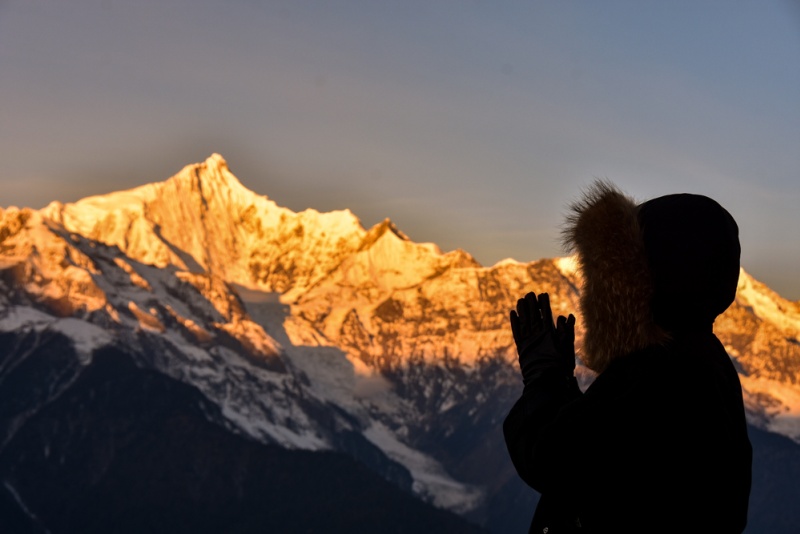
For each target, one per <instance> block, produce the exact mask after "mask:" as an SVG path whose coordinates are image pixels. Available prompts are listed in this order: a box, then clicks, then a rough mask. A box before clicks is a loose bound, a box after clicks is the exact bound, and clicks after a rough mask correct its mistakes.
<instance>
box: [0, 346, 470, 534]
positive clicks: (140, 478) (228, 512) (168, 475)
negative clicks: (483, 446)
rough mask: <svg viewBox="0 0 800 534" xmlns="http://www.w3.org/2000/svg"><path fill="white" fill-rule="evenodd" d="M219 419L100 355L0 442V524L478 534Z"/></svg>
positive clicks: (370, 480) (383, 487)
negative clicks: (233, 428) (6, 440)
mask: <svg viewBox="0 0 800 534" xmlns="http://www.w3.org/2000/svg"><path fill="white" fill-rule="evenodd" d="M51 342H52V343H48V346H49V347H51V349H52V347H55V346H60V347H63V350H64V351H67V352H70V351H71V347H70V345H71V344H70V342H69V340H68V339H67V338H63V339H52V340H51ZM51 352H52V350H51ZM47 359H48V358H45V360H47ZM29 385H31V384H29ZM222 421H223V418H222V417H221V415H220V414H219V409H218V408H217V407H216V406H215V405H213V404H212V403H210V402H209V401H208V400H207V399H206V398H205V397H204V396H203V395H202V394H201V393H200V392H199V391H197V390H196V389H195V388H193V387H191V386H188V385H186V384H183V383H180V382H177V381H175V380H173V379H171V378H169V377H167V376H165V375H163V374H161V373H158V372H155V371H150V370H145V369H141V368H139V367H137V366H136V365H135V364H134V363H133V360H132V359H131V358H130V357H129V356H128V355H127V354H125V353H124V352H122V351H121V350H119V349H115V348H111V347H107V348H105V349H102V350H100V351H98V352H97V353H95V355H94V361H93V363H92V364H91V365H90V366H89V367H88V368H86V369H85V370H83V372H81V374H80V376H79V378H78V379H77V380H76V381H75V383H74V384H72V386H71V387H70V388H69V389H68V390H67V391H66V392H65V393H64V394H62V395H61V396H60V397H59V398H58V399H56V400H55V401H53V402H51V403H50V404H49V405H48V406H46V407H44V408H42V409H41V410H39V411H38V413H36V414H35V415H34V416H32V417H31V418H30V419H28V420H27V421H26V422H25V423H24V425H23V426H22V427H21V428H20V429H19V430H18V431H17V432H16V433H15V434H14V437H13V439H12V440H11V441H10V442H9V443H7V444H6V446H5V447H3V449H2V453H0V478H1V479H2V484H0V524H2V527H3V528H2V529H1V530H2V532H4V533H6V534H16V533H18V534H23V533H40V532H50V533H52V534H59V533H73V532H82V533H87V534H89V533H98V534H99V533H103V534H105V533H110V532H115V533H128V532H129V533H141V532H154V533H160V532H169V533H182V532H187V533H204V532H208V533H221V532H225V533H246V532H282V533H294V532H297V533H299V532H303V533H307V532H326V533H329V532H334V533H335V532H348V533H349V532H387V533H404V532H409V533H411V532H414V533H416V532H437V533H438V532H444V533H447V532H453V533H473V532H474V533H476V534H477V533H480V532H485V531H483V530H481V529H480V528H479V527H476V526H474V525H472V524H470V523H468V522H467V521H466V520H464V519H462V518H461V517H458V516H457V515H455V514H452V513H449V512H446V511H443V510H439V509H437V508H434V507H432V506H429V505H427V504H424V503H422V502H421V501H419V500H418V499H416V498H414V497H413V496H412V495H410V494H408V493H406V492H403V491H402V490H400V489H398V488H397V487H396V486H394V485H392V484H390V483H389V482H387V481H385V480H384V479H382V478H380V477H379V476H378V475H376V474H375V473H373V472H372V471H370V470H368V469H367V468H366V467H364V466H363V465H361V464H360V463H358V462H356V461H354V460H353V459H351V458H350V457H348V456H346V455H344V454H341V453H334V452H309V451H298V450H287V449H283V448H280V447H278V446H270V445H263V444H260V443H256V442H254V441H252V440H250V439H247V438H245V437H243V436H240V435H237V434H235V433H233V432H231V431H230V430H229V429H227V428H224V427H223V426H222V424H221V422H222ZM4 430H7V429H4Z"/></svg>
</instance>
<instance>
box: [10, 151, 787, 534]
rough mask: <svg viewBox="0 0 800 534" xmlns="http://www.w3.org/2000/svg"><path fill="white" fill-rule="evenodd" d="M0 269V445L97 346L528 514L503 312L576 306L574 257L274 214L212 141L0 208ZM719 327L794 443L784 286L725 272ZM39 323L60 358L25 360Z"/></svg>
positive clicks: (438, 497) (455, 498)
mask: <svg viewBox="0 0 800 534" xmlns="http://www.w3.org/2000/svg"><path fill="white" fill-rule="evenodd" d="M0 284H1V286H0V333H4V334H3V335H5V336H7V337H8V339H7V341H6V346H7V347H8V349H7V351H6V355H5V359H4V360H3V361H2V362H0V395H2V396H3V398H12V399H14V402H13V403H12V404H13V407H12V408H9V409H8V410H7V411H6V412H5V413H4V414H3V415H2V419H1V420H2V426H0V429H2V432H3V435H2V437H3V441H2V443H3V446H4V449H0V460H2V457H3V456H2V455H3V454H4V452H3V451H4V450H8V451H10V450H12V449H9V448H8V447H10V446H11V444H14V443H15V440H20V439H22V438H21V436H23V434H24V429H25V428H26V425H30V424H34V422H35V421H37V417H39V416H38V415H37V414H40V413H43V412H42V410H44V409H45V408H47V407H48V406H55V405H58V403H59V402H60V401H59V399H61V398H67V396H68V395H69V394H70V391H72V390H71V388H73V387H77V386H75V384H80V383H82V382H81V379H80V377H81V376H83V375H84V374H85V373H87V372H89V371H87V370H89V369H92V368H94V366H95V365H97V364H99V361H98V362H96V361H95V360H96V359H97V358H98V356H97V354H99V353H100V352H103V351H105V352H109V351H112V349H113V350H114V351H118V352H121V353H125V354H126V355H127V357H130V358H131V359H132V360H133V362H134V363H135V365H136V366H137V367H138V368H141V369H145V370H152V371H155V372H157V373H158V374H159V375H160V376H163V377H165V378H169V379H171V380H174V381H177V382H180V383H182V384H185V385H188V386H190V387H192V388H195V390H196V391H197V392H199V394H200V395H201V396H202V398H204V399H206V400H207V401H208V402H209V403H210V406H213V407H215V408H213V409H212V408H209V409H207V410H206V411H205V412H204V413H211V412H213V411H214V410H218V413H217V412H214V413H215V415H213V417H212V416H209V420H210V421H213V422H214V423H215V424H218V425H220V426H221V427H223V428H225V429H227V431H229V432H232V433H234V434H237V435H241V436H244V437H246V438H247V439H249V440H252V441H254V442H256V443H261V444H264V445H271V446H277V447H280V448H283V449H289V450H294V449H305V450H311V451H321V450H327V451H338V452H340V453H344V454H345V455H347V456H349V457H351V458H352V459H354V460H355V461H356V462H358V463H360V464H362V465H364V466H366V467H368V469H369V470H371V471H372V472H373V473H376V474H378V475H379V476H380V477H381V478H383V479H385V480H387V481H389V482H391V483H392V484H394V485H395V486H396V487H398V488H401V489H402V490H403V491H407V492H409V493H410V494H413V495H415V496H416V497H417V498H418V499H420V500H422V501H424V502H426V503H429V504H432V505H434V506H436V507H439V508H444V509H447V510H450V511H453V512H456V513H458V514H461V515H462V516H464V517H467V518H469V519H470V520H472V521H473V522H476V523H479V524H481V525H483V526H485V527H487V528H490V529H492V530H496V531H501V530H502V529H504V528H507V527H510V526H513V525H516V524H517V523H519V524H523V523H524V522H525V514H526V513H528V512H529V510H530V509H532V508H530V507H531V506H532V504H531V499H532V498H533V496H531V495H530V492H529V493H526V491H527V490H526V488H524V487H523V486H521V483H520V482H519V481H518V480H517V479H516V476H515V474H514V473H513V469H511V468H510V464H509V462H508V460H507V458H506V455H505V449H504V446H503V444H502V433H501V432H500V430H499V428H500V427H499V425H500V424H501V423H502V419H503V417H504V415H505V413H507V410H508V408H509V406H510V403H511V402H513V400H514V399H515V397H516V396H517V395H518V394H519V392H520V389H521V384H520V382H519V379H518V376H517V371H516V355H515V351H514V347H513V340H512V339H511V334H510V331H509V329H508V328H507V324H506V321H507V311H508V310H509V309H510V308H511V307H512V306H513V304H514V303H515V302H516V299H517V298H518V297H519V296H520V295H522V294H524V293H525V292H527V291H530V290H536V291H547V292H549V293H550V294H551V300H552V303H553V306H554V311H555V312H556V313H562V314H566V313H569V312H575V311H576V310H577V309H578V306H577V302H578V294H579V293H578V292H579V287H580V280H579V274H578V273H577V272H576V271H575V267H574V264H573V262H572V261H571V259H570V258H556V259H543V260H539V261H535V262H531V263H527V264H523V263H518V262H515V261H513V260H505V261H502V262H500V263H498V264H496V265H494V266H491V267H483V266H481V265H479V264H478V262H477V261H475V259H474V258H472V257H471V256H470V255H469V253H467V252H465V251H462V250H455V251H451V252H446V253H445V252H442V251H441V250H440V249H439V248H438V247H437V246H436V245H434V244H430V243H423V244H420V243H414V242H413V241H411V240H410V239H409V238H408V237H407V236H405V235H404V234H403V233H402V231H401V230H400V229H398V228H396V227H395V225H394V224H393V223H392V222H391V221H389V220H388V219H387V220H385V221H384V222H382V223H380V224H378V225H376V226H374V227H372V228H370V229H365V228H363V227H362V225H361V223H360V221H359V220H358V218H357V217H356V216H355V215H354V214H353V213H351V212H350V211H348V210H344V211H336V212H330V213H319V212H317V211H315V210H312V209H309V210H306V211H303V212H299V213H295V212H292V211H291V210H289V209H287V208H283V207H280V206H279V205H278V204H277V203H276V202H274V201H273V200H270V199H269V198H268V197H266V196H261V195H258V194H256V193H254V192H252V191H249V190H248V189H247V188H245V187H244V186H243V185H242V184H241V183H240V182H239V180H238V179H237V178H236V177H235V176H233V174H231V172H230V171H229V169H228V167H227V164H226V162H225V160H224V159H223V158H222V157H221V156H220V155H218V154H214V155H212V156H211V157H209V158H208V159H207V160H206V161H205V162H202V163H198V164H193V165H188V166H187V167H185V168H184V169H183V170H182V171H180V172H179V173H178V174H176V175H175V176H174V177H172V178H170V179H168V180H166V181H164V182H157V183H152V184H149V185H145V186H142V187H138V188H136V189H132V190H129V191H122V192H117V193H111V194H107V195H102V196H95V197H89V198H85V199H83V200H80V201H78V202H75V203H71V204H62V203H59V202H53V203H51V204H49V205H48V206H46V207H45V208H43V209H41V210H30V209H17V208H8V209H4V210H2V211H0ZM580 324H581V321H580V316H579V317H578V331H577V335H578V340H577V347H578V352H580V345H581V339H582V331H581V328H580ZM715 331H716V333H717V335H718V336H719V338H720V339H721V340H722V342H723V343H724V345H725V346H726V348H727V350H728V352H729V354H730V355H731V357H732V358H733V360H734V363H735V364H736V365H737V369H739V371H740V376H741V379H742V384H743V387H744V390H745V399H746V404H747V410H748V421H749V423H750V424H751V425H752V427H753V428H754V429H760V431H765V432H767V433H769V435H775V434H777V435H780V436H783V437H785V438H789V439H787V440H786V442H787V443H792V442H791V441H789V440H794V442H796V443H800V342H799V341H798V339H800V303H797V302H791V301H788V300H786V299H783V298H781V297H780V296H779V295H777V294H776V293H774V292H773V291H772V290H770V289H769V288H768V287H766V286H765V285H763V284H762V283H760V282H759V281H757V280H755V279H753V278H752V277H751V276H750V275H749V274H747V272H745V271H744V270H743V271H742V273H741V276H740V282H739V288H738V293H737V298H736V302H735V303H734V304H733V305H732V306H731V308H730V309H729V310H728V311H727V312H726V313H725V314H723V316H721V317H720V318H719V319H718V321H717V323H716V325H715ZM55 334H58V335H60V336H65V337H64V339H66V340H68V341H67V343H68V344H71V345H72V349H71V350H72V351H73V352H74V356H73V357H65V358H63V359H60V360H57V361H56V362H55V363H53V364H52V366H51V367H48V370H47V372H44V371H42V372H38V371H37V373H33V374H30V373H28V372H27V371H26V372H25V373H23V370H25V369H27V368H28V367H26V366H30V365H33V363H31V362H32V361H33V360H34V359H35V357H36V355H37V354H39V353H40V352H41V350H43V349H42V347H44V346H46V343H45V341H46V340H47V339H49V338H48V336H52V335H55ZM65 350H66V349H65ZM32 355H33V356H32ZM26 362H27V363H26ZM578 372H579V376H580V378H581V381H582V384H583V385H584V386H586V385H588V384H589V383H590V382H591V380H592V375H591V373H590V372H589V371H587V370H586V369H585V368H583V367H582V366H579V368H578ZM664 372H667V373H671V372H683V370H679V369H665V370H664ZM84 382H85V380H84ZM14 383H20V384H21V383H25V384H27V387H25V388H22V389H15V388H16V387H21V386H12V384H14ZM73 394H74V392H73ZM679 394H680V392H677V391H676V395H679ZM209 410H210V411H209ZM37 424H38V423H37ZM44 446H45V447H47V448H48V449H47V450H51V449H50V448H57V447H58V443H55V442H54V443H49V444H45V445H44ZM786 446H787V447H790V448H791V447H793V446H796V445H795V444H792V445H786ZM7 454H11V453H7ZM48 454H49V453H48ZM792 454H795V453H792ZM793 458H796V456H793ZM793 461H796V460H793ZM0 463H2V462H0ZM770 465H771V464H770ZM792 465H794V464H792ZM787 469H788V470H787V472H793V471H791V469H790V468H787ZM5 476H6V479H5V480H6V483H7V484H8V485H10V487H13V488H16V490H15V491H16V492H17V493H15V495H17V497H19V498H18V499H16V500H17V501H19V502H27V501H26V499H29V498H32V497H29V496H25V495H22V494H21V493H20V490H19V488H20V487H23V486H24V484H22V482H21V481H22V480H23V479H24V474H23V475H20V474H17V475H13V470H12V471H7V472H6V475H5ZM15 476H16V477H17V478H15ZM770 483H772V482H769V481H765V482H763V484H766V485H768V484H770ZM770 487H771V486H770ZM9 491H10V490H9ZM759 491H760V490H759ZM765 491H766V490H765ZM788 497H791V495H789V496H788ZM765 506H766V505H765ZM515 514H516V515H515ZM766 515H767V514H766V512H765V513H764V517H766ZM504 517H505V518H506V519H503V518H504ZM508 517H514V518H516V519H513V520H510V521H511V523H508V521H509V519H508ZM759 517H760V516H759ZM519 518H522V519H519ZM504 521H506V522H504ZM515 521H516V523H515ZM764 521H766V520H764ZM756 524H759V523H757V522H756Z"/></svg>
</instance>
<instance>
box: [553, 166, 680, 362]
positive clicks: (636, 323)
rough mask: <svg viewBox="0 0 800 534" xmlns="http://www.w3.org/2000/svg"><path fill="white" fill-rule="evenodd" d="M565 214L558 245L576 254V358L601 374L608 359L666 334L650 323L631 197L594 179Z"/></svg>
mask: <svg viewBox="0 0 800 534" xmlns="http://www.w3.org/2000/svg"><path fill="white" fill-rule="evenodd" d="M569 210H570V213H569V215H568V216H567V220H566V225H565V228H564V230H563V242H564V245H565V247H566V248H567V251H568V252H575V253H577V259H578V265H579V268H580V271H581V273H582V278H583V288H582V289H581V299H580V306H581V314H582V315H583V323H584V341H583V354H582V356H581V359H582V360H583V363H584V364H585V365H586V366H587V367H588V368H590V369H592V370H593V371H596V372H598V373H601V372H603V370H605V368H606V367H608V364H609V363H611V361H612V360H613V359H614V358H617V357H619V356H624V355H625V354H628V353H630V352H633V351H635V350H638V349H642V348H645V347H647V346H649V345H652V344H654V343H660V342H662V341H664V340H665V339H666V338H667V336H666V334H665V333H664V331H663V330H662V329H661V328H660V327H658V326H657V325H656V324H655V322H654V320H653V314H652V311H651V306H650V302H651V299H652V296H653V283H652V280H651V276H650V271H649V268H648V264H647V256H646V253H645V248H644V241H643V240H642V233H641V230H640V227H639V221H638V207H637V205H636V203H635V202H634V201H633V199H631V198H630V197H628V196H626V195H625V194H623V193H622V192H621V191H620V190H619V189H617V187H616V186H614V184H612V183H610V182H607V181H596V182H595V183H594V184H592V186H591V187H590V188H589V189H588V190H587V191H586V192H585V193H584V195H583V198H582V199H581V200H579V201H577V202H575V203H573V204H572V205H570V207H569Z"/></svg>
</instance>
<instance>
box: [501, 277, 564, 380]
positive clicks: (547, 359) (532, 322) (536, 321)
mask: <svg viewBox="0 0 800 534" xmlns="http://www.w3.org/2000/svg"><path fill="white" fill-rule="evenodd" d="M510 319H511V332H512V334H513V335H514V342H515V343H516V345H517V354H518V355H519V365H520V370H521V371H522V380H523V383H524V384H525V385H528V384H529V383H530V382H531V381H532V380H533V379H534V378H536V377H537V376H539V375H540V374H541V373H542V371H544V370H545V369H552V368H560V369H562V370H563V371H564V373H565V374H566V375H568V376H572V375H573V373H574V371H575V317H574V316H573V315H572V314H570V315H569V317H567V318H565V317H564V316H559V317H558V321H557V324H554V323H553V312H552V310H551V309H550V296H549V295H548V294H547V293H541V294H540V295H539V296H538V297H537V296H536V293H533V292H531V293H528V294H527V295H525V297H524V298H521V299H519V300H518V301H517V309H516V310H511V314H510Z"/></svg>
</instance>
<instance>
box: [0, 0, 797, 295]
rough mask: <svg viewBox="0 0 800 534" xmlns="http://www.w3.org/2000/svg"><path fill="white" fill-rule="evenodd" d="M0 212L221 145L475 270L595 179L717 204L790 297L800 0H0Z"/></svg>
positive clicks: (271, 181)
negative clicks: (458, 256)
mask: <svg viewBox="0 0 800 534" xmlns="http://www.w3.org/2000/svg"><path fill="white" fill-rule="evenodd" d="M0 95H2V100H1V101H0V161H2V173H1V174H0V180H2V185H3V186H4V187H3V194H2V197H0V205H2V206H9V205H18V206H19V205H27V206H31V207H41V206H44V205H45V204H47V203H48V202H49V201H50V200H54V199H58V200H62V201H71V200H76V199H78V198H81V197H83V196H87V195H90V194H97V193H104V192H108V191H113V190H117V189H123V188H129V187H134V186H136V185H139V184H143V183H147V182H152V181H158V180H163V179H165V178H167V177H169V176H171V175H172V174H174V173H175V172H177V171H178V170H179V169H180V168H181V167H182V166H183V165H185V164H188V163H192V162H196V161H200V160H203V159H205V158H206V157H207V156H208V155H210V154H211V153H212V152H219V153H221V154H222V155H223V156H224V157H225V158H226V159H227V160H228V163H229V166H230V167H231V170H232V171H233V172H234V173H235V174H236V175H237V176H238V177H239V178H240V179H241V181H242V182H243V183H244V184H245V185H246V186H247V187H249V188H250V189H252V190H254V191H256V192H258V193H261V194H266V195H267V196H269V197H270V198H272V199H274V200H275V201H276V202H278V203H279V204H281V205H284V206H287V207H289V208H292V209H294V210H300V209H305V208H307V207H314V208H316V209H319V210H321V211H327V210H332V209H341V208H350V209H351V210H352V211H353V212H354V213H355V214H356V215H358V216H359V217H360V218H361V220H362V221H363V223H364V224H365V225H366V226H370V225H372V224H374V223H376V222H378V221H380V220H382V219H383V218H385V217H389V218H391V219H392V220H394V221H395V223H396V224H397V225H398V226H399V227H400V228H401V229H402V230H403V231H404V232H405V233H407V234H408V235H409V236H410V237H411V238H412V239H414V240H415V241H433V242H436V243H437V244H439V245H440V246H441V247H442V248H443V249H444V250H451V249H453V248H463V249H465V250H467V251H469V252H470V253H472V254H473V255H474V256H476V258H477V259H478V260H479V261H481V262H482V263H483V264H485V265H491V264H493V263H494V262H496V261H498V260H500V259H503V258H506V257H513V258H516V259H518V260H521V261H529V260H533V259H538V258H541V257H551V256H556V255H560V254H561V249H560V246H559V243H558V236H559V228H560V225H561V222H562V220H563V214H564V211H565V207H566V205H567V204H568V203H569V202H570V201H571V200H574V199H575V198H576V197H577V196H578V195H579V192H580V190H581V188H582V187H585V186H586V185H588V184H589V183H590V182H591V181H592V180H593V179H595V178H605V179H609V180H611V181H613V182H615V183H616V184H617V185H619V186H620V187H621V188H622V189H623V190H625V191H627V192H628V193H630V194H631V195H633V196H634V197H635V198H637V199H640V200H645V199H648V198H652V197H654V196H658V195H662V194H668V193H675V192H692V193H701V194H706V195H709V196H711V197H713V198H715V199H717V200H718V201H719V202H720V203H721V204H722V205H723V206H725V207H726V208H727V209H728V210H729V211H730V212H731V213H732V214H733V215H734V217H735V218H736V219H737V221H738V222H739V226H740V228H741V239H742V245H743V256H742V263H743V265H744V267H745V268H746V269H747V270H748V271H750V272H751V273H752V274H753V275H755V276H756V277H757V278H759V279H760V280H762V281H764V282H765V283H767V284H768V285H770V286H771V287H773V288H774V289H776V290H777V291H778V292H779V293H781V294H782V295H783V296H786V297H788V298H791V299H800V276H798V273H800V210H799V209H798V208H797V207H798V205H800V2H798V1H797V0H761V1H758V2H756V1H751V2H730V1H725V2H722V1H720V2H714V1H676V2H649V1H627V2H622V1H604V2H569V1H552V2H536V1H527V2H522V1H508V2H506V1H498V2H487V1H469V0H460V1H449V0H441V1H430V0H428V1H416V0H404V1H396V2H388V1H386V2H380V1H377V2H376V1H355V0H342V1H317V2H310V1H304V0H290V1H281V0H275V1H257V0H226V1H222V0H191V1H190V0H171V1H161V0H160V1H155V0H140V1H137V2H126V1H122V0H70V2H63V1H56V0H41V1H40V0H0Z"/></svg>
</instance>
